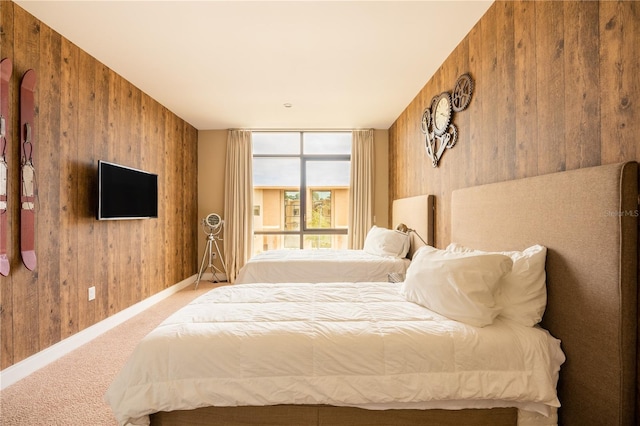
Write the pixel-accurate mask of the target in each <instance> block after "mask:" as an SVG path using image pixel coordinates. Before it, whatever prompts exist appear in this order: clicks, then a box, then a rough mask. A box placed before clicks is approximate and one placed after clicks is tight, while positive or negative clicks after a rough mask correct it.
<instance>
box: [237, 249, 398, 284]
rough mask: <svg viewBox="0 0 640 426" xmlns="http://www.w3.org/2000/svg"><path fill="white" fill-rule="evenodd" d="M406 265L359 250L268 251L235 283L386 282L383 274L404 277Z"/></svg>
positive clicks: (250, 262)
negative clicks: (395, 274) (396, 274)
mask: <svg viewBox="0 0 640 426" xmlns="http://www.w3.org/2000/svg"><path fill="white" fill-rule="evenodd" d="M409 263H410V261H409V259H407V258H397V257H390V256H376V255H373V254H369V253H366V252H365V251H363V250H336V249H310V250H284V249H283V250H268V251H265V252H262V253H260V254H257V255H255V256H254V257H252V258H251V259H250V260H249V262H247V263H246V264H245V265H244V266H243V267H242V269H240V272H239V273H238V277H237V278H236V281H235V282H236V284H247V283H282V282H289V283H294V282H295V283H308V282H312V283H319V282H326V283H329V282H343V281H350V282H363V281H387V274H389V273H390V272H395V273H398V274H404V273H405V272H406V270H407V267H408V266H409Z"/></svg>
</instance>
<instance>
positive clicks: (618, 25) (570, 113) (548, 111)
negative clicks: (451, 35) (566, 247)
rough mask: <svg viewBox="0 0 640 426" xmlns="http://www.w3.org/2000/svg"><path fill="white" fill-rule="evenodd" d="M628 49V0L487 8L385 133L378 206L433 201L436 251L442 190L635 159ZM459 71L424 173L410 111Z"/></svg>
mask: <svg viewBox="0 0 640 426" xmlns="http://www.w3.org/2000/svg"><path fill="white" fill-rule="evenodd" d="M638 40H640V2H634V1H601V2H592V1H577V2H576V1H566V2H556V1H552V2H538V1H536V2H528V1H527V2H521V1H514V2H512V1H506V2H505V1H498V2H496V3H495V4H493V5H492V6H491V7H490V8H489V10H488V11H487V13H486V14H485V15H484V16H483V17H482V18H481V19H480V21H479V22H478V23H477V25H476V26H475V27H474V28H473V29H472V30H471V31H470V33H469V34H468V35H467V36H466V37H465V39H464V40H463V41H462V42H461V43H460V44H459V45H458V46H457V47H456V49H455V50H454V51H453V52H452V53H451V55H450V56H449V58H448V59H447V60H446V61H445V62H444V63H443V64H442V66H441V67H440V68H439V69H438V71H437V72H436V73H435V75H434V76H433V77H432V78H431V79H430V80H429V81H428V82H427V83H426V85H425V86H424V88H423V89H422V90H421V91H420V92H419V93H418V94H417V96H416V97H415V99H414V100H413V101H412V102H411V104H410V105H409V106H408V107H407V108H406V110H405V111H404V112H403V113H402V114H401V115H400V116H399V118H398V119H397V120H396V121H395V123H394V124H393V125H392V126H391V128H390V129H389V162H390V178H389V197H390V200H393V199H395V198H400V197H408V196H414V195H419V194H434V195H435V196H436V229H435V234H436V235H435V245H436V246H437V247H441V248H442V247H445V246H446V245H447V244H449V242H450V196H451V191H453V190H454V189H457V188H462V187H468V186H473V185H479V184H485V183H491V182H496V181H504V180H510V179H516V178H521V177H528V176H536V175H540V174H546V173H551V172H556V171H563V170H569V169H577V168H581V167H588V166H596V165H600V164H609V163H617V162H621V161H631V160H635V161H640V47H639V45H640V44H639V43H638ZM466 72H469V73H470V74H471V75H472V76H473V79H474V81H475V90H474V93H473V98H472V100H471V103H470V105H469V107H468V108H467V109H466V110H464V111H462V112H460V113H457V114H455V118H454V123H455V125H456V126H457V128H458V136H459V138H458V142H457V144H456V145H455V147H453V148H452V149H448V150H446V151H445V153H444V155H443V158H442V159H441V162H440V165H439V167H438V168H433V167H432V166H431V164H430V160H429V159H428V157H427V155H426V151H425V145H424V143H425V140H424V135H423V134H422V132H421V130H420V120H421V117H422V113H423V111H424V109H425V108H426V107H427V106H428V105H430V102H431V99H432V98H433V96H435V95H438V94H440V93H441V92H443V91H449V92H450V91H451V90H452V89H453V87H454V84H455V82H456V79H457V78H458V76H459V75H461V74H463V73H466Z"/></svg>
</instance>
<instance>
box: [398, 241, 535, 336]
mask: <svg viewBox="0 0 640 426" xmlns="http://www.w3.org/2000/svg"><path fill="white" fill-rule="evenodd" d="M546 253H547V250H546V248H545V247H542V246H539V245H535V246H532V247H529V248H528V249H526V250H524V251H521V252H519V251H508V252H484V251H480V250H473V249H470V248H467V247H464V246H462V245H459V244H450V245H449V247H447V249H446V250H438V249H435V248H433V247H429V246H427V247H423V248H420V249H419V250H418V251H417V252H416V253H415V254H414V257H413V260H412V261H411V265H410V266H409V268H408V269H407V274H406V279H405V281H404V283H403V284H402V285H401V293H402V294H403V295H404V297H405V298H406V299H407V300H409V301H411V302H414V303H418V304H420V305H423V306H425V307H427V308H429V309H430V310H432V311H434V312H437V313H439V314H441V315H443V316H445V317H447V318H450V319H453V320H456V321H460V322H464V323H466V324H469V325H473V326H477V327H484V326H486V325H489V324H491V323H492V322H493V320H494V319H495V318H496V317H497V316H498V315H500V316H501V317H504V318H507V319H509V320H512V321H515V322H517V323H519V324H522V325H525V326H533V325H535V324H537V323H538V322H540V320H541V319H542V315H543V314H544V310H545V307H546V301H547V297H546V296H547V293H546V274H545V260H546Z"/></svg>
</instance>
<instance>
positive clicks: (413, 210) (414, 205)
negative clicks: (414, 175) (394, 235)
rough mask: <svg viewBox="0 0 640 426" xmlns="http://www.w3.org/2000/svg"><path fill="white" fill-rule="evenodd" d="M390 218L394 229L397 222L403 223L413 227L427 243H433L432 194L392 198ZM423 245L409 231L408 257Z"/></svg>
mask: <svg viewBox="0 0 640 426" xmlns="http://www.w3.org/2000/svg"><path fill="white" fill-rule="evenodd" d="M391 218H392V222H391V226H392V229H396V227H397V226H398V225H399V224H401V223H404V224H405V225H407V227H409V228H411V229H414V230H415V231H416V232H417V233H418V235H420V236H421V237H422V239H423V240H425V242H426V243H427V244H429V245H433V219H434V197H433V195H418V196H415V197H408V198H398V199H397V200H394V201H393V207H392V213H391ZM423 245H424V243H423V242H422V241H420V239H419V238H418V237H417V236H416V235H415V234H414V233H411V249H410V250H409V258H411V257H412V256H413V253H414V252H415V251H416V250H417V249H418V248H419V247H422V246H423Z"/></svg>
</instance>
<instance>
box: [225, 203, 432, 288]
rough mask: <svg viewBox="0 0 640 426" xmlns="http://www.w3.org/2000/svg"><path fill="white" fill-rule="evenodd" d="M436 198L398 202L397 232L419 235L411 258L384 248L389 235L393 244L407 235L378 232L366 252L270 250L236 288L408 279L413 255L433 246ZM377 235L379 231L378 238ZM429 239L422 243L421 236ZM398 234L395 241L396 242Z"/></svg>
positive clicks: (250, 267)
mask: <svg viewBox="0 0 640 426" xmlns="http://www.w3.org/2000/svg"><path fill="white" fill-rule="evenodd" d="M433 215H434V211H433V196H432V195H419V196H416V197H410V198H403V199H400V200H395V201H394V203H393V222H394V226H397V225H399V224H401V223H404V224H405V225H407V226H408V227H409V228H411V229H412V230H414V231H415V232H409V233H408V235H405V236H406V239H407V241H408V243H409V246H408V250H407V252H406V253H405V252H402V253H401V254H400V255H398V254H399V253H397V252H395V251H396V248H395V247H391V248H389V246H390V245H391V246H393V244H392V243H391V242H388V243H387V244H385V241H384V240H383V239H384V238H385V237H384V235H388V234H391V235H390V236H391V237H392V238H393V239H394V240H397V239H400V238H402V236H403V234H402V233H397V232H388V233H386V234H384V230H381V229H379V228H377V227H374V228H373V229H372V230H371V231H370V232H369V234H368V235H367V239H366V241H365V247H364V248H363V249H362V250H332V249H307V250H285V249H283V250H269V251H265V252H262V253H259V254H257V255H255V256H253V257H252V258H251V259H250V260H249V261H248V262H247V263H246V264H245V265H244V266H243V267H242V269H241V270H240V272H239V273H238V277H237V278H236V280H235V283H236V284H249V283H280V282H296V283H304V282H313V283H322V282H327V283H329V282H363V281H387V280H388V278H389V274H396V276H404V274H405V272H406V270H407V267H408V266H409V259H410V258H411V255H412V254H413V253H414V252H415V251H416V250H417V249H418V248H419V247H421V246H423V245H424V243H425V242H427V243H430V244H432V243H433ZM376 231H378V232H377V233H376ZM416 233H417V235H420V236H424V238H426V239H427V240H426V241H425V242H423V241H421V240H420V238H418V237H417V236H416ZM394 234H395V237H394Z"/></svg>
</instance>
